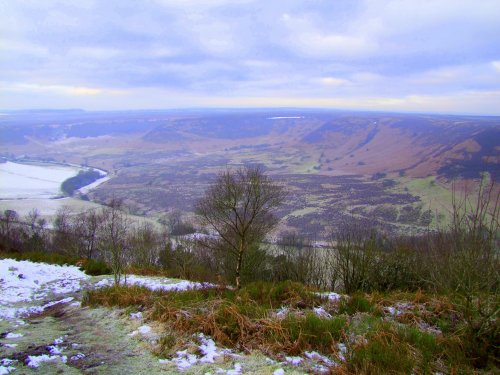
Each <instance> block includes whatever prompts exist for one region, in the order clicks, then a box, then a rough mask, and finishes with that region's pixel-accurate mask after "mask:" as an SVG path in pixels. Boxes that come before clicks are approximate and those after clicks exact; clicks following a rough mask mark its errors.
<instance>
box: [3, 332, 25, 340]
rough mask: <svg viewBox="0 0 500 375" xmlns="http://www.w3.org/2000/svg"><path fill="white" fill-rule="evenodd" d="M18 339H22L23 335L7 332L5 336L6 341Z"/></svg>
mask: <svg viewBox="0 0 500 375" xmlns="http://www.w3.org/2000/svg"><path fill="white" fill-rule="evenodd" d="M19 337H23V334H22V333H12V332H9V333H7V335H6V336H5V338H6V339H17V338H19Z"/></svg>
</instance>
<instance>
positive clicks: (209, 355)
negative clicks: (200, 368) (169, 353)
mask: <svg viewBox="0 0 500 375" xmlns="http://www.w3.org/2000/svg"><path fill="white" fill-rule="evenodd" d="M197 337H198V339H199V341H200V345H199V346H198V349H199V350H200V352H201V353H202V354H203V355H202V356H197V355H195V354H190V353H188V351H187V350H181V351H178V352H176V355H177V356H176V357H174V358H172V359H160V360H159V362H160V363H162V364H170V363H173V364H175V365H176V366H177V368H178V369H179V371H183V370H186V369H187V368H189V367H191V366H193V365H195V364H197V363H215V359H216V358H217V357H220V356H223V355H231V356H233V357H237V356H236V355H235V354H233V353H232V351H231V350H230V349H220V348H218V347H217V345H215V342H214V340H212V339H211V338H208V337H206V336H205V335H204V334H203V333H200V334H199V335H197ZM236 365H238V364H236ZM236 365H235V369H233V370H228V371H227V372H226V370H222V369H220V370H221V371H223V372H224V373H227V374H239V372H237V371H241V365H240V366H239V369H240V370H237V369H238V367H237V366H236ZM230 371H233V372H230ZM235 371H236V372H235Z"/></svg>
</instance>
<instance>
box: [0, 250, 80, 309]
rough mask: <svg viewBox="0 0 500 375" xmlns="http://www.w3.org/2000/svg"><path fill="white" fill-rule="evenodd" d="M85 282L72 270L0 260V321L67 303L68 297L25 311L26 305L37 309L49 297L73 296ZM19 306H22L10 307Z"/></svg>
mask: <svg viewBox="0 0 500 375" xmlns="http://www.w3.org/2000/svg"><path fill="white" fill-rule="evenodd" d="M87 278H88V276H87V275H85V273H83V272H82V271H80V269H78V267H75V266H57V265H51V264H45V263H33V262H29V261H17V260H14V259H0V319H2V318H4V319H5V318H10V319H12V318H15V317H16V316H19V315H22V314H30V313H34V312H40V311H43V309H45V308H48V307H50V306H53V305H54V304H56V303H65V302H69V301H71V300H72V298H71V299H70V297H68V298H65V299H62V300H58V301H53V302H49V303H47V304H45V305H43V306H31V307H26V304H28V305H37V301H39V300H42V299H44V298H47V297H48V295H49V294H67V293H71V292H75V291H77V290H79V289H80V288H81V281H83V280H86V279H87ZM21 302H24V303H23V305H25V306H21V307H15V306H14V305H15V304H20V303H21ZM40 309H41V310H40Z"/></svg>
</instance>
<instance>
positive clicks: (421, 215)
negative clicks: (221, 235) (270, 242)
mask: <svg viewBox="0 0 500 375" xmlns="http://www.w3.org/2000/svg"><path fill="white" fill-rule="evenodd" d="M0 135H1V137H2V143H1V145H0V155H2V156H3V157H4V158H7V159H8V160H16V159H18V160H19V159H20V160H22V159H26V158H29V159H36V160H45V161H55V162H60V163H71V164H78V165H82V166H87V165H88V166H92V167H94V168H99V169H103V170H106V171H108V172H109V177H110V179H109V180H108V181H106V182H105V183H103V184H101V185H99V186H98V187H96V188H95V189H92V190H90V191H88V192H87V193H86V194H81V197H82V198H84V199H89V200H91V201H93V202H97V203H106V202H107V201H109V200H110V199H111V198H112V197H117V198H122V199H123V200H124V202H125V204H126V206H127V207H128V208H129V210H130V212H131V213H134V214H136V215H144V216H148V217H151V218H158V217H160V216H161V215H163V214H165V213H166V212H168V211H171V210H174V209H179V210H181V211H182V212H183V213H184V214H185V215H186V216H187V217H191V215H192V212H193V205H194V203H195V202H196V201H197V199H198V198H199V197H201V195H202V193H203V191H204V190H205V189H206V188H207V186H208V185H209V184H210V183H211V181H212V180H213V178H214V177H215V175H216V174H217V173H218V172H219V171H220V170H223V169H224V168H231V167H235V166H239V165H249V164H261V165H263V166H264V167H265V169H266V172H267V173H269V174H270V175H271V176H272V177H273V178H275V179H277V180H278V181H280V182H281V183H283V184H284V185H285V186H286V187H287V190H288V199H287V200H286V202H285V204H284V205H283V206H282V207H281V208H280V210H279V212H278V215H279V216H280V217H281V218H282V220H281V224H280V231H297V232H299V233H300V234H301V235H304V236H306V237H307V238H310V239H317V240H323V239H327V238H328V236H329V235H330V233H331V232H332V230H335V227H336V226H337V225H338V224H339V223H340V222H342V221H343V220H344V219H345V218H346V217H350V216H356V217H359V218H361V219H363V220H367V221H372V222H376V223H378V224H379V225H380V226H381V227H382V228H384V230H385V231H386V232H387V233H390V234H395V233H399V232H402V231H404V232H405V233H407V232H408V231H410V232H412V233H419V232H421V231H424V230H426V229H427V228H428V227H429V225H431V226H433V227H436V226H438V225H441V226H442V225H446V223H447V218H448V216H449V212H450V211H451V204H452V193H451V191H452V185H456V186H459V187H460V188H461V189H464V187H465V186H467V185H468V181H473V180H475V179H476V180H477V179H479V178H480V174H481V173H483V172H486V173H487V175H488V176H498V175H499V172H500V146H499V142H498V140H499V139H500V118H498V117H471V116H469V117H466V116H444V115H411V114H390V113H368V112H340V111H320V110H317V111H314V110H299V109H285V110H205V111H202V110H191V111H189V110H185V111H130V112H85V111H41V112H37V111H26V112H22V111H21V112H11V113H7V114H6V115H4V116H2V117H0Z"/></svg>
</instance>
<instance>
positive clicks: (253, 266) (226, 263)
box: [0, 167, 500, 303]
mask: <svg viewBox="0 0 500 375" xmlns="http://www.w3.org/2000/svg"><path fill="white" fill-rule="evenodd" d="M285 199H286V191H285V189H284V188H283V185H282V184H280V183H279V182H277V181H274V180H273V179H272V178H270V177H269V176H267V175H266V174H265V173H264V171H263V170H262V168H260V167H244V168H239V169H237V170H226V171H224V172H222V173H220V174H219V175H218V176H217V178H216V179H215V181H214V182H213V183H212V185H211V186H210V187H209V188H208V189H207V191H206V192H205V195H204V196H203V197H202V198H201V199H200V200H199V201H198V203H197V204H196V214H197V219H196V221H195V222H189V221H186V220H184V218H183V217H182V214H181V213H180V212H179V211H171V212H170V213H168V215H166V216H165V217H163V218H162V220H160V221H159V223H158V224H153V223H152V222H148V221H143V222H140V223H137V222H132V221H131V219H130V216H129V215H128V214H127V213H126V207H125V206H124V205H123V204H122V202H121V201H119V200H117V199H113V200H111V201H110V202H109V203H108V204H107V205H106V206H103V207H102V208H99V209H91V210H87V211H84V212H79V213H72V212H70V211H69V210H68V209H67V208H63V209H61V210H60V211H59V212H57V214H56V215H55V218H54V220H53V223H51V225H49V223H47V222H46V221H45V220H44V219H43V218H41V217H40V215H39V214H38V212H37V211H36V210H34V211H32V212H31V213H30V214H29V215H27V216H26V217H25V218H20V217H18V215H17V214H16V213H15V212H14V211H11V210H7V211H5V212H3V214H2V215H1V217H0V246H1V250H2V251H4V252H27V251H35V252H52V253H60V254H65V255H69V256H72V257H76V258H78V259H81V260H82V261H88V260H96V261H102V262H104V263H106V264H107V265H108V266H109V267H110V268H111V270H112V273H113V274H114V276H115V282H116V283H117V284H118V283H120V282H121V280H122V276H123V274H124V273H125V272H126V270H127V269H130V268H133V269H135V270H150V271H151V270H161V271H163V272H165V273H166V274H168V275H170V276H172V277H179V278H187V279H197V280H201V281H217V282H224V283H227V284H232V285H235V286H236V287H237V288H239V287H240V286H241V285H242V284H244V283H248V282H250V281H258V280H266V281H283V280H292V281H298V282H301V283H303V284H307V285H311V286H314V287H316V288H318V289H328V290H343V291H345V292H347V293H353V292H356V291H363V292H372V291H388V290H398V289H399V290H417V289H425V290H434V291H445V290H446V291H450V292H454V293H456V292H460V293H462V295H464V296H473V295H477V293H480V292H491V291H497V290H498V288H499V286H500V277H499V272H500V271H499V270H500V267H499V266H500V264H499V248H500V246H499V234H500V230H499V228H500V226H499V210H500V203H499V194H498V186H497V185H495V184H494V183H493V182H491V183H489V184H481V186H480V187H479V189H478V190H477V191H476V192H475V193H474V194H469V195H467V196H465V197H463V198H462V199H458V194H454V202H453V212H452V218H453V219H452V223H451V224H450V226H449V227H447V228H444V229H442V230H438V231H429V232H428V233H426V234H425V235H419V236H399V237H395V236H388V235H386V234H385V233H384V232H383V231H382V230H381V229H380V228H379V227H378V226H377V223H376V222H368V221H361V220H360V219H357V218H355V217H351V218H347V219H346V220H345V221H344V222H343V223H342V224H341V225H340V226H337V227H336V228H334V231H333V232H332V235H331V241H330V246H328V247H327V248H315V247H313V246H312V245H311V241H309V240H308V239H306V238H303V237H301V236H299V235H297V234H296V233H293V232H289V233H287V232H285V233H281V235H279V236H278V239H277V240H276V241H275V242H274V243H266V242H265V241H264V240H265V239H266V236H268V234H269V233H270V232H271V231H272V230H273V229H274V228H275V227H276V225H277V223H278V220H277V218H276V217H275V216H274V211H275V210H276V208H277V207H278V206H279V205H280V204H281V203H282V202H283V201H284V200H285ZM470 302H471V303H472V301H470Z"/></svg>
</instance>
